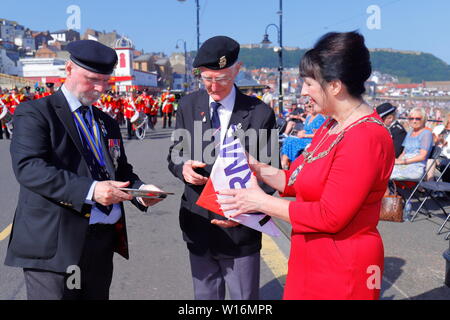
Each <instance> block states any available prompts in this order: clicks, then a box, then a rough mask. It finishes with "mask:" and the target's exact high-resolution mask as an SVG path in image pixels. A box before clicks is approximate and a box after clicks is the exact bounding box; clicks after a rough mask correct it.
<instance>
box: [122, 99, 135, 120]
mask: <svg viewBox="0 0 450 320" xmlns="http://www.w3.org/2000/svg"><path fill="white" fill-rule="evenodd" d="M130 99H132V98H131V97H128V98H127V99H125V100H124V104H123V106H124V115H125V118H127V119H131V117H133V115H134V113H135V109H134V107H133V104H132V103H131V101H130Z"/></svg>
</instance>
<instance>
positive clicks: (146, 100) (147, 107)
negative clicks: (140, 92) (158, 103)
mask: <svg viewBox="0 0 450 320" xmlns="http://www.w3.org/2000/svg"><path fill="white" fill-rule="evenodd" d="M142 101H143V105H144V112H145V113H146V114H151V111H152V107H153V104H154V103H155V101H154V100H153V97H152V96H142Z"/></svg>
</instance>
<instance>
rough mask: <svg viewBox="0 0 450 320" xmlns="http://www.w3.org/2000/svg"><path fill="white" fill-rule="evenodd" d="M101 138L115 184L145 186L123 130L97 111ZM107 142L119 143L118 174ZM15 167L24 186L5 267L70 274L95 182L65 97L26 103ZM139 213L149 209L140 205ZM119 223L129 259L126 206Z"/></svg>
mask: <svg viewBox="0 0 450 320" xmlns="http://www.w3.org/2000/svg"><path fill="white" fill-rule="evenodd" d="M93 115H94V117H95V119H96V120H97V123H99V125H100V127H101V128H103V130H101V131H102V132H103V134H102V137H103V139H102V142H103V149H104V151H105V152H104V153H106V154H107V156H106V163H107V169H108V171H109V172H110V175H111V179H113V180H118V181H130V182H131V185H132V187H133V188H135V187H139V186H140V185H142V182H141V181H140V180H139V178H138V176H137V175H136V174H134V173H133V168H132V166H131V165H130V164H128V162H127V158H126V156H125V150H124V147H123V142H122V137H121V133H120V128H119V126H118V125H117V123H116V122H115V121H114V120H113V119H112V118H111V117H109V116H108V115H106V114H105V113H103V112H102V111H100V110H98V109H97V108H95V107H94V108H93ZM108 139H120V144H121V152H120V154H121V155H120V157H119V158H118V161H117V163H118V164H117V168H115V167H114V164H113V163H112V158H111V156H110V155H109V152H108V150H109V149H108V141H109V140H108ZM10 152H11V158H12V167H13V170H14V173H15V175H16V178H17V181H18V182H19V184H20V193H19V201H18V205H17V208H16V212H15V216H14V223H13V228H12V233H11V236H10V239H9V245H8V250H7V255H6V260H5V264H6V265H9V266H16V267H23V268H37V269H43V270H49V271H55V272H65V271H66V269H67V267H68V266H70V265H76V264H78V262H79V259H80V257H81V253H82V249H83V244H84V240H85V236H86V231H87V229H88V225H89V217H88V215H86V214H87V213H90V209H91V206H90V205H87V204H85V199H86V195H87V193H88V191H89V188H90V186H91V184H92V183H93V181H94V180H93V179H92V177H91V173H90V171H89V169H88V166H87V164H86V161H85V160H84V159H85V158H84V157H83V152H85V151H84V149H83V146H82V144H81V139H80V136H79V133H78V130H77V128H76V125H75V122H74V120H73V117H72V113H71V111H70V108H69V105H68V103H67V101H66V99H65V97H64V94H63V93H62V91H61V90H60V91H58V92H56V93H55V94H54V95H51V96H48V97H45V98H42V99H39V100H35V101H29V102H25V103H22V104H21V105H19V106H18V108H17V109H16V111H15V115H14V134H13V138H12V141H11V147H10ZM133 202H134V204H135V205H136V206H137V207H138V208H139V209H140V210H143V211H144V210H146V208H145V207H144V206H142V205H140V204H139V203H137V202H136V201H135V200H133ZM120 206H121V209H122V218H121V219H120V220H119V221H118V222H117V223H116V225H115V227H116V230H117V241H116V246H115V251H116V252H118V253H120V254H121V255H122V256H124V257H125V258H127V259H128V244H127V234H126V224H125V214H124V210H123V205H122V204H120Z"/></svg>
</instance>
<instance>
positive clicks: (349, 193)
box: [282, 113, 395, 300]
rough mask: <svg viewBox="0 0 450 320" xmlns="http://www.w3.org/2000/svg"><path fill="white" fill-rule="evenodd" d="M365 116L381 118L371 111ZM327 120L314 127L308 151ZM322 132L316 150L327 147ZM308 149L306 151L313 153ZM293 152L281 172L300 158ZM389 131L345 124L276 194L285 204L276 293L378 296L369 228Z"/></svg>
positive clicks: (385, 175) (378, 259)
mask: <svg viewBox="0 0 450 320" xmlns="http://www.w3.org/2000/svg"><path fill="white" fill-rule="evenodd" d="M367 117H375V118H377V119H378V120H381V119H380V118H379V116H378V115H377V114H376V113H373V114H372V115H369V116H367ZM333 122H334V120H331V121H327V122H325V123H324V125H323V126H322V127H321V128H320V129H319V130H317V133H316V135H315V137H314V139H313V141H312V143H311V146H310V147H309V148H308V149H307V150H308V151H312V150H314V148H315V146H317V144H318V143H319V141H320V140H321V139H322V137H323V136H324V134H325V133H326V132H327V131H328V130H329V128H330V126H331V124H332V123H333ZM336 137H337V135H330V136H329V137H328V138H327V139H326V140H325V142H324V143H323V144H322V146H321V147H320V148H319V149H318V150H317V151H318V152H322V151H325V150H327V149H328V147H329V146H330V145H331V143H332V142H333V141H334V140H335V139H336ZM318 152H315V153H314V156H316V155H317V154H318ZM303 160H304V157H303V155H302V156H300V157H299V158H297V159H296V160H295V161H294V162H293V164H292V166H291V169H290V170H289V171H285V173H286V182H288V181H289V177H290V176H291V174H292V172H293V171H294V170H295V168H297V167H298V166H299V165H301V164H302V163H303ZM394 160H395V153H394V145H393V141H392V138H391V136H390V134H389V132H388V131H387V130H386V129H385V128H384V127H383V126H381V125H379V124H376V123H371V122H364V123H361V124H358V125H356V126H355V127H353V128H351V129H350V130H349V131H348V132H346V133H345V136H344V138H343V139H342V140H341V141H340V142H339V143H338V144H337V145H336V146H335V147H334V148H333V149H332V150H331V151H330V153H329V154H328V155H327V156H325V157H324V158H321V159H319V160H316V161H314V162H312V163H307V164H305V166H304V167H303V169H302V170H301V171H300V173H299V174H298V176H297V180H296V181H295V183H294V185H292V186H288V185H287V184H286V187H285V190H284V193H283V194H282V195H283V196H292V197H293V196H295V197H296V200H295V201H293V202H291V203H290V205H289V216H290V220H291V224H292V236H291V252H290V257H289V268H288V274H287V279H286V287H285V291H284V299H287V300H290V299H339V300H341V299H378V298H379V295H380V285H381V276H382V272H383V267H384V250H383V242H382V240H381V236H380V234H379V233H378V230H377V224H378V220H379V212H380V206H381V199H382V197H383V195H384V193H385V191H386V188H387V183H388V180H389V177H390V175H391V171H392V168H393V165H394Z"/></svg>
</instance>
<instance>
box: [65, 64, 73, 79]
mask: <svg viewBox="0 0 450 320" xmlns="http://www.w3.org/2000/svg"><path fill="white" fill-rule="evenodd" d="M65 69H66V76H70V74H71V73H72V69H73V65H72V63H71V62H70V61H67V62H66V66H65Z"/></svg>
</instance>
